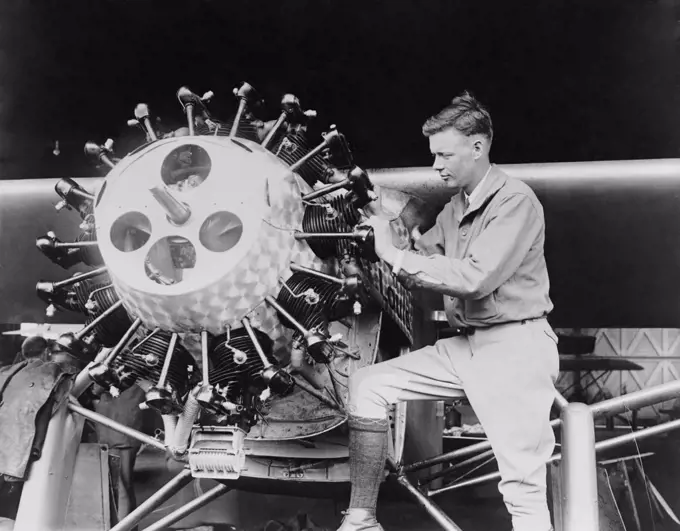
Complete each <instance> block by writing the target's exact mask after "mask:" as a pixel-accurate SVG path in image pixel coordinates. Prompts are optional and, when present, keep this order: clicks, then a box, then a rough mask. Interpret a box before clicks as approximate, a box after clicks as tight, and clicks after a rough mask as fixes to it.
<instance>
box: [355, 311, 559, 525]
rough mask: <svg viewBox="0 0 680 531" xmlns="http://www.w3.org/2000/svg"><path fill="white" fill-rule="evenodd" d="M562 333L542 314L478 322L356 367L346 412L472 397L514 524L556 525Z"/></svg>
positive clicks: (380, 412) (379, 413) (369, 414)
mask: <svg viewBox="0 0 680 531" xmlns="http://www.w3.org/2000/svg"><path fill="white" fill-rule="evenodd" d="M558 372H559V356H558V353H557V336H556V335H555V333H554V332H553V330H552V328H551V327H550V325H549V324H548V322H547V321H546V320H545V319H539V320H535V321H527V322H524V323H510V324H504V325H499V326H494V327H491V328H488V329H477V330H476V331H475V333H474V334H472V335H469V336H457V337H452V338H446V339H441V340H439V341H437V342H436V343H435V344H434V345H432V346H427V347H424V348H421V349H419V350H416V351H414V352H411V353H409V354H406V355H404V356H400V357H398V358H394V359H391V360H389V361H385V362H382V363H377V364H375V365H371V366H368V367H364V368H363V369H360V370H358V371H357V372H356V373H354V374H353V375H352V376H351V378H350V383H349V386H350V396H349V412H350V414H352V415H355V416H359V417H366V418H385V415H386V407H387V406H388V405H389V404H394V403H396V402H400V401H403V400H438V399H443V398H456V397H461V396H464V395H465V396H467V399H468V401H469V402H470V405H471V406H472V408H473V409H474V412H475V414H476V415H477V418H478V419H479V421H480V423H481V425H482V427H483V428H484V431H485V433H486V435H487V437H488V439H489V442H490V443H491V447H492V449H493V452H494V454H495V456H496V460H497V461H498V468H499V471H500V474H501V481H500V483H499V487H498V488H499V491H500V493H501V494H502V495H503V501H504V502H505V505H506V507H507V510H508V512H509V513H510V515H511V516H512V523H513V527H514V531H548V530H550V529H551V524H550V514H549V511H548V505H547V495H546V462H547V460H548V458H549V457H550V456H551V455H552V452H553V449H554V446H555V435H554V433H553V430H552V428H551V426H550V409H551V406H552V403H553V400H554V397H555V386H554V384H555V380H556V379H557V375H558Z"/></svg>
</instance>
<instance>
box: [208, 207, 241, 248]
mask: <svg viewBox="0 0 680 531" xmlns="http://www.w3.org/2000/svg"><path fill="white" fill-rule="evenodd" d="M242 235H243V222H242V221H241V218H239V217H238V216H237V215H236V214H233V213H231V212H226V211H222V212H215V213H214V214H211V215H210V216H208V218H207V219H206V220H205V221H204V222H203V225H201V230H200V231H199V239H200V240H201V243H202V244H203V245H204V246H205V248H206V249H208V250H210V251H213V252H216V253H223V252H225V251H228V250H229V249H231V248H232V247H234V246H235V245H236V244H237V243H238V242H239V240H240V239H241V236H242Z"/></svg>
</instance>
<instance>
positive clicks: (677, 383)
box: [403, 380, 680, 472]
mask: <svg viewBox="0 0 680 531" xmlns="http://www.w3.org/2000/svg"><path fill="white" fill-rule="evenodd" d="M679 395H680V380H674V381H672V382H667V383H664V384H660V385H655V386H654V387H650V388H649V389H641V390H640V391H635V392H633V393H628V394H625V395H621V396H617V397H615V398H610V399H609V400H603V401H602V402H597V403H595V404H591V405H589V406H588V407H589V408H590V410H591V412H592V414H593V418H598V417H608V416H613V415H619V414H621V413H624V412H626V411H632V410H634V409H640V408H643V407H647V406H651V405H654V404H657V403H660V402H666V401H667V400H671V399H673V398H676V397H677V396H679ZM555 401H556V403H557V404H558V407H561V406H562V405H563V404H564V402H563V401H561V400H560V399H559V398H557V397H555ZM561 424H562V420H561V419H555V420H553V421H551V422H550V425H551V426H552V427H553V428H556V427H558V426H560V425H561ZM490 448H491V443H490V442H489V441H481V442H478V443H475V444H471V445H470V446H466V447H464V448H460V449H458V450H454V451H452V452H447V453H445V454H442V455H439V456H436V457H432V458H430V459H425V460H423V461H418V462H416V463H411V464H409V465H406V466H404V467H403V470H404V472H415V471H416V470H421V469H423V468H429V467H431V466H434V465H438V464H441V463H448V462H450V461H453V460H455V459H458V458H460V457H467V456H469V455H472V454H476V453H478V452H483V451H484V450H489V449H490Z"/></svg>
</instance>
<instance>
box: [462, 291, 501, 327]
mask: <svg viewBox="0 0 680 531" xmlns="http://www.w3.org/2000/svg"><path fill="white" fill-rule="evenodd" d="M497 315H498V303H497V302H496V292H493V293H490V294H489V295H487V296H486V297H482V298H481V299H474V300H471V299H467V300H466V301H465V319H466V320H467V321H481V322H484V321H489V320H491V319H493V318H494V317H496V316H497Z"/></svg>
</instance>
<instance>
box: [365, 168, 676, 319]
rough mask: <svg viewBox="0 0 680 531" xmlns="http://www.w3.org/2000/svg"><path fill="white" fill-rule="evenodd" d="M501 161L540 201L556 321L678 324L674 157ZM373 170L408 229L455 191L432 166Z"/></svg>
mask: <svg viewBox="0 0 680 531" xmlns="http://www.w3.org/2000/svg"><path fill="white" fill-rule="evenodd" d="M499 166H500V168H501V169H502V170H503V171H505V172H506V173H507V174H509V175H511V176H513V177H517V178H519V179H522V180H523V181H525V182H526V183H527V184H529V185H530V186H531V187H532V188H533V190H534V191H535V192H536V194H537V196H538V198H539V199H540V201H541V203H542V204H543V207H544V210H545V219H546V249H545V251H546V259H547V262H548V270H549V273H550V280H551V297H552V299H553V302H554V304H555V309H554V311H553V313H552V314H551V316H550V321H551V323H552V325H553V326H555V327H565V328H570V327H583V328H610V327H611V328H677V327H680V159H659V160H630V161H611V162H609V161H607V162H578V163H552V164H516V165H499ZM369 174H370V176H371V180H372V181H373V183H375V184H376V185H377V186H379V187H381V189H385V190H387V192H384V191H382V192H381V194H380V195H381V197H389V201H388V204H389V206H388V209H391V210H399V205H401V208H402V209H403V213H402V217H403V219H404V220H405V223H406V225H407V227H408V228H409V229H410V228H411V227H412V226H413V225H414V224H421V226H422V228H423V229H425V228H429V227H430V226H431V225H432V224H433V223H434V219H435V216H436V214H437V213H438V212H439V211H440V210H441V208H442V207H443V206H444V204H446V202H447V201H448V200H449V199H450V197H451V193H452V192H451V190H449V189H447V188H446V186H445V185H444V183H443V181H441V179H440V178H439V177H438V176H437V174H436V173H435V172H434V171H432V170H431V169H429V168H406V169H397V170H390V169H386V170H374V171H371V172H369ZM437 304H439V306H437V308H435V309H439V310H441V309H443V305H441V303H440V302H439V299H438V298H437Z"/></svg>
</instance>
